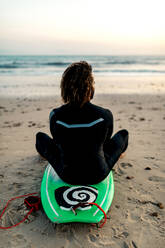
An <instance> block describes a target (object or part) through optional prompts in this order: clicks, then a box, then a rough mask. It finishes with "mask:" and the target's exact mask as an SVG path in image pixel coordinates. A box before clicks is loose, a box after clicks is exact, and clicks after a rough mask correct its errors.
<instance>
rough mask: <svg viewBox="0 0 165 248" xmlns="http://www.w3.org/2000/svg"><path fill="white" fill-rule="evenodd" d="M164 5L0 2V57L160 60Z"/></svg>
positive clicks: (164, 45)
mask: <svg viewBox="0 0 165 248" xmlns="http://www.w3.org/2000/svg"><path fill="white" fill-rule="evenodd" d="M164 10H165V1H164V0H0V54H27V55H30V54H36V55H38V54H47V55H49V54H50V55H51V54H52V55H56V54H69V55H71V54H73V55H74V54H86V55H89V54H91V55H93V54H96V55H99V54H100V55H106V54H107V55H129V54H130V55H133V54H135V55H136V54H137V55H148V54H151V55H165V14H164Z"/></svg>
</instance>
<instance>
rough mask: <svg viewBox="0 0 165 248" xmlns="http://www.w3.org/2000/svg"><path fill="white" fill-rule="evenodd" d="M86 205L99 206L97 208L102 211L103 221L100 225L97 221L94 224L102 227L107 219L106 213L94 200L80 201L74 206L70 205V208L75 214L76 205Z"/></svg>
mask: <svg viewBox="0 0 165 248" xmlns="http://www.w3.org/2000/svg"><path fill="white" fill-rule="evenodd" d="M86 205H95V206H96V207H97V208H99V209H100V210H101V211H102V213H103V214H104V221H103V223H101V224H100V225H98V223H96V225H97V226H98V227H99V228H102V227H103V226H104V225H105V223H106V221H107V215H106V213H105V211H104V210H103V209H102V208H101V207H100V206H99V204H97V203H95V202H80V203H78V204H77V205H76V206H74V207H72V208H71V210H72V211H73V213H74V214H75V215H77V213H76V209H77V208H78V207H82V206H86ZM99 223H100V222H99Z"/></svg>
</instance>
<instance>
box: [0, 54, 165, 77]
mask: <svg viewBox="0 0 165 248" xmlns="http://www.w3.org/2000/svg"><path fill="white" fill-rule="evenodd" d="M81 60H85V61H87V62H88V63H90V64H91V65H92V67H93V72H94V73H95V74H99V75H123V74H126V75H135V74H136V75H144V74H145V75H146V74H147V75H151V74H165V56H78V55H76V56H69V55H67V56H64V55H61V56H59V55H57V56H45V55H44V56H41V55H40V56H23V55H21V56H16V55H12V56H10V55H8V56H7V55H6V56H0V75H8V76H9V75H24V76H25V75H33V76H35V75H61V74H62V72H63V71H64V70H65V68H66V67H67V66H68V65H69V64H71V63H72V62H77V61H81Z"/></svg>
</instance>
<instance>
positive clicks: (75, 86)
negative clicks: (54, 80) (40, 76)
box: [60, 61, 94, 106]
mask: <svg viewBox="0 0 165 248" xmlns="http://www.w3.org/2000/svg"><path fill="white" fill-rule="evenodd" d="M60 87H61V97H62V99H63V101H64V103H74V104H78V105H79V106H83V104H84V103H85V102H86V101H88V100H90V99H92V98H93V95H94V78H93V75H92V67H91V65H89V64H88V63H87V62H86V61H80V62H76V63H72V64H71V65H69V66H68V68H67V69H66V70H65V71H64V73H63V75H62V79H61V86H60Z"/></svg>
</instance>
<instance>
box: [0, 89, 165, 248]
mask: <svg viewBox="0 0 165 248" xmlns="http://www.w3.org/2000/svg"><path fill="white" fill-rule="evenodd" d="M93 103H95V104H98V105H101V106H104V107H107V108H109V109H111V111H112V112H113V115H114V119H115V130H114V132H115V131H117V130H119V129H121V128H126V129H128V130H129V133H130V142H129V148H128V150H127V153H126V156H125V157H124V158H123V159H120V160H119V161H118V162H117V164H116V165H115V167H114V180H115V196H114V200H113V203H112V206H111V208H110V210H109V212H108V220H107V222H106V224H105V225H104V227H103V228H102V229H99V228H97V227H93V226H91V225H90V224H82V223H74V224H59V225H54V224H52V223H51V222H50V221H49V220H48V218H47V217H46V215H45V213H44V212H43V210H40V211H39V212H37V213H36V214H33V216H31V218H30V219H29V221H27V222H26V223H23V224H21V225H20V226H18V227H15V228H13V229H10V230H0V247H1V248H2V247H8V248H10V247H12V248H16V247H17V248H35V247H36V248H40V247H41V248H42V247H43V248H45V247H50V248H51V247H59V248H62V247H67V248H74V247H75V248H76V247H81V248H82V247H84V248H87V247H89V248H90V247H107V248H109V247H113V248H119V247H122V248H128V247H129V248H150V247H153V248H163V247H164V246H165V209H164V206H165V194H164V192H165V164H164V161H165V152H164V148H165V112H164V109H165V95H164V94H158V93H157V94H143V95H140V94H138V95H136V94H128V95H127V94H113V95H111V94H97V95H96V97H95V99H94V100H93ZM60 104H61V101H60V98H59V97H54V98H52V97H48V98H46V97H45V98H41V99H38V98H14V97H12V98H5V97H4V98H2V97H1V100H0V119H1V122H0V166H1V167H0V168H1V169H0V182H1V187H0V200H1V201H0V209H1V210H2V208H3V207H4V205H5V203H6V202H7V201H8V200H9V199H10V198H11V197H14V196H19V195H22V194H26V193H32V192H38V194H39V192H40V185H41V180H42V176H43V173H44V169H45V166H46V165H47V162H46V161H43V160H42V159H40V157H39V156H38V155H37V153H36V150H35V134H36V133H37V132H38V131H43V132H46V133H48V134H50V132H49V125H48V115H49V112H50V110H51V109H52V108H53V107H57V106H59V105H60ZM22 202H23V200H17V201H15V202H13V203H12V204H10V206H9V208H8V210H7V212H6V214H5V216H4V217H3V218H2V220H1V221H0V224H1V225H10V224H11V223H12V222H14V223H15V222H17V221H19V220H20V219H21V218H22V216H23V214H24V212H26V211H24V210H25V209H24V207H23V206H22V205H21V204H22ZM160 203H161V204H160Z"/></svg>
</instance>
